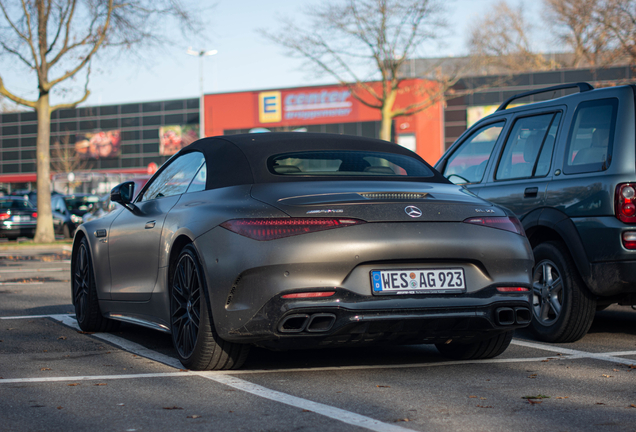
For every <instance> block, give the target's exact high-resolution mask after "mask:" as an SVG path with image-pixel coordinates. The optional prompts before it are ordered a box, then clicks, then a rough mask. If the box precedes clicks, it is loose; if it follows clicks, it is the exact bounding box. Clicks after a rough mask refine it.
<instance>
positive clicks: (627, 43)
mask: <svg viewBox="0 0 636 432" xmlns="http://www.w3.org/2000/svg"><path fill="white" fill-rule="evenodd" d="M599 15H600V16H599V20H600V21H601V24H602V26H603V28H604V30H605V31H606V32H607V33H609V36H610V37H611V38H612V40H613V42H614V43H615V47H616V51H617V56H623V57H627V58H628V59H629V61H630V63H631V64H634V62H636V1H635V0H605V1H603V2H602V6H601V8H600V14H599Z"/></svg>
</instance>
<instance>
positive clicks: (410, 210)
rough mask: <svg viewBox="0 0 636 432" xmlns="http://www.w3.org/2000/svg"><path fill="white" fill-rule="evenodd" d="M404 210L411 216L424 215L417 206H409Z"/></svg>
mask: <svg viewBox="0 0 636 432" xmlns="http://www.w3.org/2000/svg"><path fill="white" fill-rule="evenodd" d="M404 211H405V212H406V214H407V215H409V216H411V217H412V218H418V217H420V216H422V210H420V209H418V208H417V207H415V206H408V207H406V208H404Z"/></svg>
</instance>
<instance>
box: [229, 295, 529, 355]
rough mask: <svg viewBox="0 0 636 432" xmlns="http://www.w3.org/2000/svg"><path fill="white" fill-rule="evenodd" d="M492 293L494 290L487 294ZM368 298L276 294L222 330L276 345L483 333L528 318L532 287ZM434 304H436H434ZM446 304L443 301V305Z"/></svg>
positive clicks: (426, 339)
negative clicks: (242, 320)
mask: <svg viewBox="0 0 636 432" xmlns="http://www.w3.org/2000/svg"><path fill="white" fill-rule="evenodd" d="M487 293H490V294H491V295H489V296H488V295H486V294H487ZM494 293H496V290H495V288H494V287H490V288H488V289H486V290H484V291H483V292H481V293H480V295H470V296H466V295H457V296H456V297H455V298H448V297H441V296H412V297H410V298H404V297H391V298H389V299H387V298H386V297H385V298H383V299H381V298H371V299H369V298H365V297H364V296H360V295H358V294H355V293H352V292H349V291H347V290H343V289H338V290H336V294H335V295H334V296H333V297H330V298H329V299H325V300H310V301H307V300H304V301H302V300H301V301H299V300H293V301H289V300H285V299H283V298H281V297H277V298H275V299H272V300H271V301H270V302H268V304H266V305H265V306H264V307H263V308H262V309H261V310H260V311H259V312H258V313H257V314H256V315H255V316H254V317H253V318H252V319H251V320H250V321H249V322H247V323H246V324H245V326H243V327H241V328H239V329H236V330H233V331H231V332H229V334H227V335H224V338H226V339H227V340H232V341H235V342H245V343H256V344H257V345H260V346H264V347H267V348H273V349H290V348H301V347H302V348H319V347H328V346H339V345H366V344H377V343H390V344H410V343H444V342H446V341H448V340H449V339H452V340H454V341H460V342H461V341H467V340H476V339H484V338H488V337H491V336H493V335H495V334H497V333H501V332H503V331H508V330H512V329H516V328H522V327H526V326H527V325H528V324H529V323H530V319H531V316H532V315H531V310H530V304H531V303H530V293H526V294H513V295H501V294H494ZM431 304H437V307H432V306H431ZM444 304H445V306H442V305H444Z"/></svg>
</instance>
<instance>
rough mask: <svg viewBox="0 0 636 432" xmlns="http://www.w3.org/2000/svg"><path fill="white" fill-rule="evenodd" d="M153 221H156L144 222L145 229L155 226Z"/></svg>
mask: <svg viewBox="0 0 636 432" xmlns="http://www.w3.org/2000/svg"><path fill="white" fill-rule="evenodd" d="M155 223H157V221H150V222H146V229H152V228H154V227H155Z"/></svg>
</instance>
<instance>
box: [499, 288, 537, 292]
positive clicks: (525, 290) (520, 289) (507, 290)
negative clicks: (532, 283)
mask: <svg viewBox="0 0 636 432" xmlns="http://www.w3.org/2000/svg"><path fill="white" fill-rule="evenodd" d="M497 291H499V292H502V293H515V292H528V291H530V288H526V287H497Z"/></svg>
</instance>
